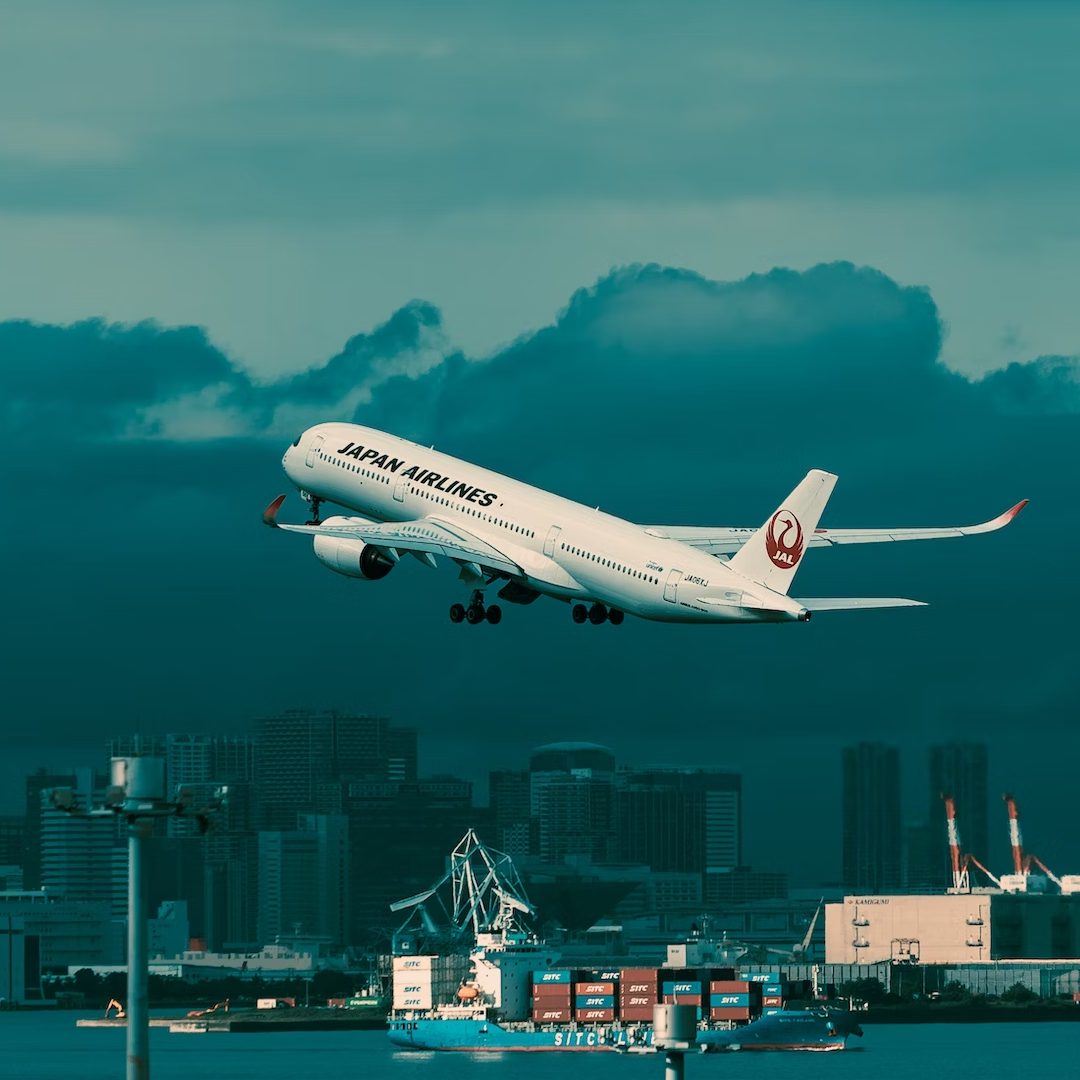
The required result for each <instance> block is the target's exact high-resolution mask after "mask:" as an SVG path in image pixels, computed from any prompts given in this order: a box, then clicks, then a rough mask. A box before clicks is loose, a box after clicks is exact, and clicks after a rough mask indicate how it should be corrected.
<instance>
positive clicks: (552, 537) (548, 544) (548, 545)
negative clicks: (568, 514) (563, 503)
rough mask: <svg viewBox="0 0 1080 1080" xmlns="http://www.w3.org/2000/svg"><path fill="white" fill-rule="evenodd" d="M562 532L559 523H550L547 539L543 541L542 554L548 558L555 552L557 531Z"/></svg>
mask: <svg viewBox="0 0 1080 1080" xmlns="http://www.w3.org/2000/svg"><path fill="white" fill-rule="evenodd" d="M561 532H562V526H561V525H552V526H551V528H550V529H548V534H547V539H546V540H545V541H544V554H545V555H547V556H548V558H550V557H551V556H552V555H554V554H555V541H556V540H558V539H559V533H561Z"/></svg>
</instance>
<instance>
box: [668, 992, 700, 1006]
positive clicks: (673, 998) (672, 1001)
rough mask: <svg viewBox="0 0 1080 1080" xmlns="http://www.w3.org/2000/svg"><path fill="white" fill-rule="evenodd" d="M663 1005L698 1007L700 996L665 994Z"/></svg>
mask: <svg viewBox="0 0 1080 1080" xmlns="http://www.w3.org/2000/svg"><path fill="white" fill-rule="evenodd" d="M664 1004H665V1005H700V1004H701V995H700V994H665V995H664Z"/></svg>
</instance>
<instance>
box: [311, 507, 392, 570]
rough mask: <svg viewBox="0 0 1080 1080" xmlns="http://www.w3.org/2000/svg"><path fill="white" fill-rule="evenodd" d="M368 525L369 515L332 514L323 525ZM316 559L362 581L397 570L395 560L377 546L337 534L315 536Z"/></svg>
mask: <svg viewBox="0 0 1080 1080" xmlns="http://www.w3.org/2000/svg"><path fill="white" fill-rule="evenodd" d="M354 523H357V524H362V525H368V524H370V522H369V521H368V519H367V518H350V517H331V518H327V519H326V520H325V521H324V522H323V524H324V525H350V524H354ZM315 558H316V559H318V560H319V562H321V563H322V564H323V566H328V567H329V568H330V569H331V570H333V571H334V573H335V574H344V575H345V577H349V578H358V579H359V580H360V581H378V580H379V578H384V577H386V575H387V574H389V573H390V571H391V570H393V569H394V560H393V559H391V558H390V557H389V556H388V555H384V554H383V553H382V552H381V551H380V550H379V549H378V548H376V547H372V546H371V544H365V543H364V542H363V541H362V540H344V539H342V538H340V537H337V536H316V537H315Z"/></svg>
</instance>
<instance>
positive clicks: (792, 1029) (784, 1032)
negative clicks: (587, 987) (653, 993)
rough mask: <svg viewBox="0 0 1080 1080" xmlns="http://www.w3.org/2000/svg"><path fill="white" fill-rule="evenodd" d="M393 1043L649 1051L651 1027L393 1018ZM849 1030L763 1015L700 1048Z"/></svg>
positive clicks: (775, 1043) (823, 1036)
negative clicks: (549, 1024) (543, 1024)
mask: <svg viewBox="0 0 1080 1080" xmlns="http://www.w3.org/2000/svg"><path fill="white" fill-rule="evenodd" d="M388 1034H389V1037H390V1041H391V1042H392V1043H393V1044H394V1045H395V1046H397V1047H399V1048H401V1049H403V1050H426V1051H432V1050H440V1051H441V1050H458V1051H464V1052H467V1053H484V1052H494V1053H530V1052H542V1051H552V1050H562V1051H567V1050H569V1051H578V1052H590V1051H591V1052H605V1051H607V1052H615V1053H627V1052H637V1053H648V1052H651V1051H652V1050H653V1049H654V1048H653V1031H652V1026H651V1025H648V1024H638V1025H632V1026H622V1025H619V1024H613V1025H597V1026H596V1027H584V1026H566V1027H556V1026H545V1027H538V1026H536V1025H534V1024H528V1023H518V1024H512V1023H502V1024H500V1023H497V1022H495V1021H493V1020H484V1019H480V1018H457V1017H454V1018H444V1017H421V1018H409V1019H401V1018H397V1017H395V1018H393V1019H392V1020H391V1021H390V1026H389V1031H388ZM848 1034H862V1032H861V1031H858V1030H855V1031H851V1032H848V1031H845V1030H843V1028H842V1025H838V1024H836V1023H835V1020H834V1019H830V1018H827V1017H824V1016H822V1015H820V1014H811V1013H795V1012H792V1013H784V1014H779V1015H774V1016H769V1017H762V1018H761V1019H760V1020H755V1021H754V1022H753V1023H750V1024H747V1025H745V1026H744V1027H738V1028H733V1029H730V1030H727V1029H725V1030H704V1031H699V1032H698V1048H699V1049H700V1050H703V1051H705V1052H708V1053H719V1052H725V1051H726V1052H731V1051H744V1050H773V1051H777V1050H802V1051H818V1052H821V1051H832V1050H843V1049H844V1048H845V1047H846V1045H847V1037H848Z"/></svg>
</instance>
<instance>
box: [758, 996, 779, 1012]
mask: <svg viewBox="0 0 1080 1080" xmlns="http://www.w3.org/2000/svg"><path fill="white" fill-rule="evenodd" d="M783 1004H784V999H783V998H782V997H780V996H779V995H778V994H777V995H772V994H770V995H766V996H765V997H763V998H762V999H761V1007H762V1008H763V1009H771V1008H780V1006H782V1005H783Z"/></svg>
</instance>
